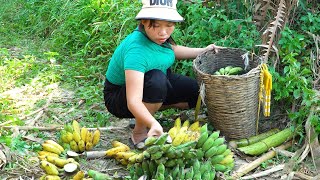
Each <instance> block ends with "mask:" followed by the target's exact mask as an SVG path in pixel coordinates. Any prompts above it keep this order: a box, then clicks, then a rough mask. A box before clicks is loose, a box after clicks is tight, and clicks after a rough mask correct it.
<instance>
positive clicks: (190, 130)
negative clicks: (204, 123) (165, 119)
mask: <svg viewBox="0 0 320 180" xmlns="http://www.w3.org/2000/svg"><path fill="white" fill-rule="evenodd" d="M199 131H200V123H199V121H195V122H194V123H192V124H191V125H190V121H189V120H186V121H184V122H183V124H182V125H181V119H180V118H177V119H176V120H175V122H174V126H173V127H172V128H171V129H169V131H168V133H169V135H170V137H171V139H172V145H174V146H178V145H180V144H183V143H186V142H189V141H195V140H197V139H198V138H199V136H200V132H199Z"/></svg>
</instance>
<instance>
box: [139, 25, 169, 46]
mask: <svg viewBox="0 0 320 180" xmlns="http://www.w3.org/2000/svg"><path fill="white" fill-rule="evenodd" d="M141 23H142V24H143V26H144V30H145V31H146V33H147V36H148V37H149V38H150V39H151V40H152V41H153V42H155V43H157V44H159V45H160V44H163V43H164V42H166V40H167V39H168V38H169V37H170V36H171V34H172V32H173V30H174V25H175V23H174V22H168V21H160V20H155V21H154V23H153V24H152V25H151V26H150V20H142V21H141Z"/></svg>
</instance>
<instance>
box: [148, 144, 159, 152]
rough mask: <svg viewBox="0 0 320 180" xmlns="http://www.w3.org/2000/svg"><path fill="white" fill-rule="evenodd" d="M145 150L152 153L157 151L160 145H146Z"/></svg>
mask: <svg viewBox="0 0 320 180" xmlns="http://www.w3.org/2000/svg"><path fill="white" fill-rule="evenodd" d="M146 151H147V152H148V153H150V154H154V153H156V152H158V151H161V146H160V145H152V146H150V147H148V148H147V149H146Z"/></svg>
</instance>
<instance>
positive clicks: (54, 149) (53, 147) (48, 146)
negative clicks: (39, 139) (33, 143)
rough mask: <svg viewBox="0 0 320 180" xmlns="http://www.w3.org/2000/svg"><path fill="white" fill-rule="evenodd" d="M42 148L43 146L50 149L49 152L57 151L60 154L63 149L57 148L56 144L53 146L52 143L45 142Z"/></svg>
mask: <svg viewBox="0 0 320 180" xmlns="http://www.w3.org/2000/svg"><path fill="white" fill-rule="evenodd" d="M42 148H43V150H45V151H48V152H52V153H55V154H58V155H60V154H61V151H60V150H59V149H58V148H56V147H55V146H53V145H52V144H48V143H43V144H42Z"/></svg>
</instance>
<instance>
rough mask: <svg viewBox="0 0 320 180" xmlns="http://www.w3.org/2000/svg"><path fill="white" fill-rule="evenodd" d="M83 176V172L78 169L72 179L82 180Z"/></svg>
mask: <svg viewBox="0 0 320 180" xmlns="http://www.w3.org/2000/svg"><path fill="white" fill-rule="evenodd" d="M83 178H84V172H83V171H78V172H77V174H76V175H74V176H73V178H72V179H73V180H82V179H83Z"/></svg>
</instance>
